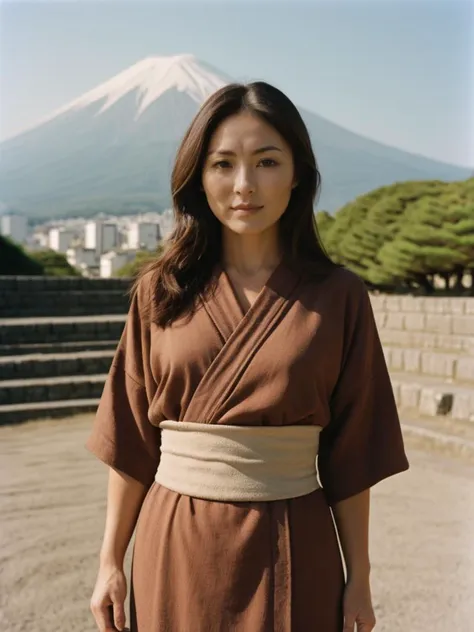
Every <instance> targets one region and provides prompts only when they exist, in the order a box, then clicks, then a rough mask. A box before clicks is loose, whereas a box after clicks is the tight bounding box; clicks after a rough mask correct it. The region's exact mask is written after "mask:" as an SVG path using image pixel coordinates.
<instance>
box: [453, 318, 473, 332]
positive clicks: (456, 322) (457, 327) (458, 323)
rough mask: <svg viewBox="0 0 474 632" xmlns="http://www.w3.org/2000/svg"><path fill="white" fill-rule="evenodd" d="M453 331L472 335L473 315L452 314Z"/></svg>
mask: <svg viewBox="0 0 474 632" xmlns="http://www.w3.org/2000/svg"><path fill="white" fill-rule="evenodd" d="M453 333H454V334H460V335H461V336H474V316H453Z"/></svg>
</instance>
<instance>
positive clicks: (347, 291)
mask: <svg viewBox="0 0 474 632" xmlns="http://www.w3.org/2000/svg"><path fill="white" fill-rule="evenodd" d="M323 285H324V293H325V294H326V295H331V296H334V298H335V299H337V302H338V303H340V302H342V303H344V304H345V303H348V302H349V303H353V302H359V301H363V300H365V299H368V298H369V291H368V288H367V285H366V284H365V281H364V280H363V279H362V278H361V277H360V276H359V275H358V274H356V273H355V272H353V271H352V270H349V269H348V268H345V267H344V266H341V265H334V266H333V267H332V268H331V270H330V271H329V273H328V274H326V275H325V276H324V278H323Z"/></svg>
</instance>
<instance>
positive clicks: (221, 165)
mask: <svg viewBox="0 0 474 632" xmlns="http://www.w3.org/2000/svg"><path fill="white" fill-rule="evenodd" d="M213 166H214V167H215V168H216V169H227V168H228V167H231V166H232V165H231V164H230V162H229V161H228V160H219V161H217V162H215V163H214V165H213Z"/></svg>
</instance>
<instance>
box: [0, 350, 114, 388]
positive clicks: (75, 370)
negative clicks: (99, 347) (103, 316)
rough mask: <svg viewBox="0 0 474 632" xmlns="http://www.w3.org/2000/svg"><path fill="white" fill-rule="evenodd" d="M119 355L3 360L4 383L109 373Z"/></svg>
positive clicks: (79, 354) (103, 353) (0, 367)
mask: <svg viewBox="0 0 474 632" xmlns="http://www.w3.org/2000/svg"><path fill="white" fill-rule="evenodd" d="M114 353H115V351H110V350H106V351H81V352H76V353H50V354H41V353H39V354H31V355H19V356H7V357H2V358H0V381H1V380H25V379H33V378H45V377H55V376H66V375H96V374H101V373H108V371H109V369H110V363H111V361H112V358H113V356H114Z"/></svg>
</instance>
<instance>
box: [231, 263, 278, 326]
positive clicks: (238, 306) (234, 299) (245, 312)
mask: <svg viewBox="0 0 474 632" xmlns="http://www.w3.org/2000/svg"><path fill="white" fill-rule="evenodd" d="M283 266H284V257H283V258H282V259H281V260H280V262H279V263H278V264H277V265H276V267H275V268H274V269H273V271H272V272H271V273H270V274H269V276H268V277H267V280H266V281H265V283H264V284H263V285H262V287H261V288H260V290H259V291H258V293H257V295H256V296H255V298H254V300H253V302H252V303H251V304H250V306H249V308H248V309H247V310H244V307H243V306H242V303H241V302H240V299H239V296H238V294H237V291H236V289H235V287H234V284H233V282H232V281H231V278H230V276H229V274H228V273H227V271H226V270H225V268H224V266H223V265H222V263H219V269H220V272H221V276H222V278H223V279H224V282H225V284H226V286H227V290H228V292H229V295H230V296H231V298H232V302H233V304H234V307H235V308H236V310H237V311H238V314H239V317H240V320H244V319H246V318H248V317H249V316H250V315H251V313H252V312H253V311H254V310H255V309H257V308H258V305H259V303H260V302H261V300H262V297H263V296H264V295H265V294H266V291H267V290H268V288H269V287H271V285H272V282H273V281H274V280H275V278H276V277H277V275H278V273H279V272H280V270H281V269H282V267H283Z"/></svg>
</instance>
